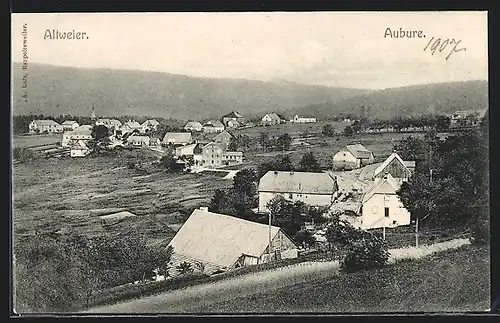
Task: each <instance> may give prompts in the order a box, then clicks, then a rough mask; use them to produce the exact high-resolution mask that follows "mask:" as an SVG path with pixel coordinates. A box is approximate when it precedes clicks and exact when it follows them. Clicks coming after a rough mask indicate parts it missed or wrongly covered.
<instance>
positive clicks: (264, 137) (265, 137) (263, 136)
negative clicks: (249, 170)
mask: <svg viewBox="0 0 500 323" xmlns="http://www.w3.org/2000/svg"><path fill="white" fill-rule="evenodd" d="M259 144H260V146H261V147H262V150H264V151H266V149H267V148H268V147H269V144H270V139H269V134H268V133H267V132H261V133H260V136H259Z"/></svg>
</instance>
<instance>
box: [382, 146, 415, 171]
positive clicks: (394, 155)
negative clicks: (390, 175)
mask: <svg viewBox="0 0 500 323" xmlns="http://www.w3.org/2000/svg"><path fill="white" fill-rule="evenodd" d="M394 159H397V160H398V161H399V162H400V163H401V165H403V166H404V167H405V168H406V169H407V170H408V171H409V172H410V173H411V172H412V171H411V170H410V169H409V168H415V162H414V161H404V160H403V159H402V158H401V157H400V156H399V155H398V154H397V153H395V152H394V153H392V154H391V155H390V156H389V157H387V159H386V160H384V162H383V163H382V164H381V165H380V166H379V167H377V168H375V171H374V172H373V176H377V175H378V174H380V172H382V171H383V170H384V169H385V168H386V167H387V165H389V164H390V163H391V162H392V161H393V160H394ZM412 165H413V166H412Z"/></svg>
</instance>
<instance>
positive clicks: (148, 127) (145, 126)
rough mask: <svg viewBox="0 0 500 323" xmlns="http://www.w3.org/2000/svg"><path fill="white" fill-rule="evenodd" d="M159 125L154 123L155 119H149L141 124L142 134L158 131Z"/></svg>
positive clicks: (156, 122)
mask: <svg viewBox="0 0 500 323" xmlns="http://www.w3.org/2000/svg"><path fill="white" fill-rule="evenodd" d="M159 125H160V123H159V122H158V121H156V120H155V119H149V120H146V121H144V122H143V123H142V125H141V127H142V132H144V133H145V132H147V131H156V130H157V129H158V126H159Z"/></svg>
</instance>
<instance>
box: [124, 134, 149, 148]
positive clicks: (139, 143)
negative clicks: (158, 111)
mask: <svg viewBox="0 0 500 323" xmlns="http://www.w3.org/2000/svg"><path fill="white" fill-rule="evenodd" d="M150 140H151V139H150V138H149V137H148V136H135V135H132V136H130V137H128V138H127V142H128V143H130V144H131V145H132V146H134V147H148V146H149V143H150Z"/></svg>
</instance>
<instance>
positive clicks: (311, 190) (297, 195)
mask: <svg viewBox="0 0 500 323" xmlns="http://www.w3.org/2000/svg"><path fill="white" fill-rule="evenodd" d="M336 191H338V186H337V180H336V179H335V178H334V177H332V176H331V175H330V174H328V173H308V172H290V171H287V172H283V171H268V172H267V173H266V174H265V175H264V176H262V178H261V179H260V181H259V212H267V203H268V202H269V201H271V200H272V199H273V198H274V197H275V196H277V195H281V196H283V197H284V198H285V199H287V200H290V201H302V202H304V203H307V204H309V205H313V206H329V205H330V204H331V203H332V200H333V194H334V193H335V192H336Z"/></svg>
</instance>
